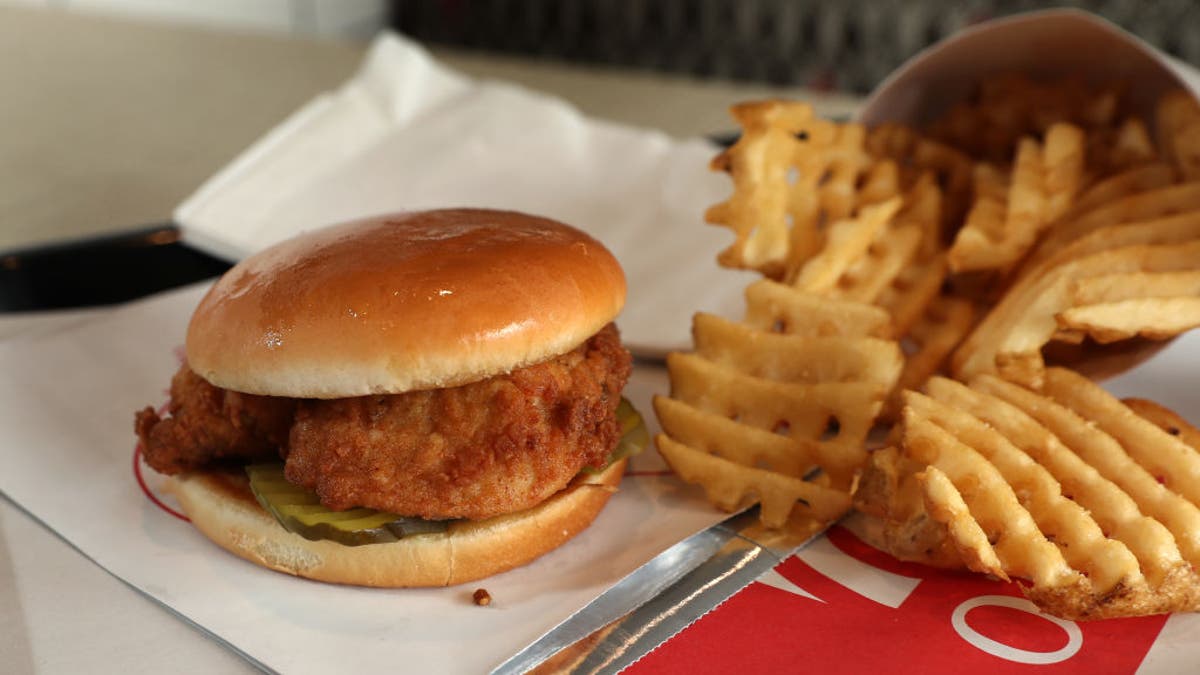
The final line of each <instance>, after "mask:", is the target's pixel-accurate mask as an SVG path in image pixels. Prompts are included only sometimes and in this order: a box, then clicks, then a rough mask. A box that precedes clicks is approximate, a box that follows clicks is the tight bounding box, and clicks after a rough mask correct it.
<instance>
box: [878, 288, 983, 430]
mask: <svg viewBox="0 0 1200 675" xmlns="http://www.w3.org/2000/svg"><path fill="white" fill-rule="evenodd" d="M974 318H975V306H974V305H973V304H972V303H970V302H968V301H966V300H962V299H959V298H952V297H938V298H937V299H936V300H935V301H934V302H933V304H932V305H930V306H929V308H928V311H927V312H926V314H925V316H924V317H922V320H921V321H920V322H918V323H917V324H916V325H914V326H913V327H912V330H911V331H909V332H908V333H907V335H908V342H909V344H911V345H912V352H911V353H910V354H909V355H908V357H907V359H905V362H904V369H903V370H902V371H901V372H900V378H899V380H897V384H896V389H895V391H893V393H892V397H891V398H890V399H889V400H888V403H887V405H886V406H885V408H884V412H883V416H884V417H885V418H886V419H895V418H896V417H897V415H898V413H899V411H900V408H901V405H902V394H903V392H905V391H907V390H917V389H921V388H922V387H924V386H925V382H926V381H927V380H929V378H930V377H932V376H933V375H934V374H935V373H937V372H939V371H940V370H941V368H942V366H943V364H944V363H945V361H946V359H947V358H948V357H949V356H950V353H951V352H953V351H954V348H955V347H957V346H958V344H959V343H960V342H961V341H962V339H963V338H964V337H966V335H967V332H968V331H970V330H971V325H972V322H973V321H974Z"/></svg>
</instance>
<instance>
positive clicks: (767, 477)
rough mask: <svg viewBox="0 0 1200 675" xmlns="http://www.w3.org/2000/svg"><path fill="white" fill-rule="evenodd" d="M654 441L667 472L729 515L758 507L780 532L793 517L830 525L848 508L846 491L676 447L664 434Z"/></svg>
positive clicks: (694, 450) (767, 521) (848, 500)
mask: <svg viewBox="0 0 1200 675" xmlns="http://www.w3.org/2000/svg"><path fill="white" fill-rule="evenodd" d="M654 440H655V443H656V444H657V445H658V451H659V453H660V454H662V456H663V459H665V460H666V461H667V464H669V465H670V467H671V470H672V471H674V472H675V473H676V474H677V475H678V476H679V477H680V478H681V479H683V480H684V481H686V482H688V483H693V484H697V485H702V486H704V491H705V493H706V494H707V496H708V499H709V501H711V502H712V503H713V504H716V505H717V506H718V507H720V508H721V509H723V510H725V511H729V512H733V511H738V510H740V509H743V508H746V507H747V506H749V505H751V504H753V503H758V504H760V507H761V511H760V513H761V519H762V522H763V524H764V525H766V526H768V527H775V528H782V527H784V526H785V525H786V524H787V523H788V521H789V519H791V518H792V517H793V516H794V514H795V515H798V516H800V517H801V518H804V517H812V518H816V519H818V520H820V521H821V522H830V521H833V520H837V519H838V518H840V517H841V516H842V515H843V514H845V513H846V511H847V510H849V508H850V495H849V494H848V493H847V492H844V491H840V490H834V489H830V488H826V487H823V486H821V485H818V484H816V483H814V482H811V481H805V480H800V479H797V478H792V477H791V476H786V475H783V474H779V473H775V472H772V471H766V470H763V469H757V468H753V467H748V466H744V465H742V464H738V463H736V462H731V461H729V460H726V459H723V458H721V457H717V456H714V455H710V454H708V453H706V452H703V451H700V450H696V449H695V448H691V447H689V446H686V445H684V444H682V443H678V442H676V441H674V440H672V439H671V437H670V436H667V435H666V434H659V435H658V436H656V437H655V439H654Z"/></svg>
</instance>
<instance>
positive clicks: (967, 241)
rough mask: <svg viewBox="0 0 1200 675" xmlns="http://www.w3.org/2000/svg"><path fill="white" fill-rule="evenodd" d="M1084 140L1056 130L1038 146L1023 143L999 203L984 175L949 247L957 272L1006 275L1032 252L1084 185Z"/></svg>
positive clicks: (1063, 127) (1072, 131)
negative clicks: (964, 220)
mask: <svg viewBox="0 0 1200 675" xmlns="http://www.w3.org/2000/svg"><path fill="white" fill-rule="evenodd" d="M1083 160H1084V134H1083V131H1082V130H1080V129H1079V128H1077V127H1074V126H1071V125H1069V124H1055V125H1053V126H1051V127H1050V128H1049V130H1047V132H1046V137H1045V140H1044V141H1043V142H1042V143H1041V144H1039V143H1038V142H1037V141H1035V140H1033V139H1032V138H1023V139H1021V141H1020V142H1019V144H1018V146H1017V154H1016V160H1015V162H1014V163H1013V169H1012V177H1011V179H1010V180H1009V181H1008V189H1007V194H1006V195H1005V198H1004V200H1003V201H1001V200H999V199H997V195H996V194H995V193H996V187H993V185H994V183H995V182H996V181H995V180H994V179H992V180H990V181H989V180H988V174H987V172H984V173H983V174H982V175H981V176H979V178H977V183H983V186H980V187H977V193H978V194H979V197H978V201H977V202H976V204H975V205H974V206H973V207H972V209H971V212H970V213H969V214H968V216H967V221H966V223H965V224H964V226H963V228H962V229H961V230H959V232H958V236H957V237H956V238H955V240H954V244H953V246H951V247H950V252H949V254H948V256H949V261H950V268H951V269H952V270H954V271H956V272H964V271H979V270H1001V271H1003V270H1007V269H1008V268H1010V267H1012V266H1013V265H1015V264H1016V263H1018V262H1019V261H1020V260H1021V258H1022V257H1023V256H1024V255H1025V254H1026V253H1027V252H1028V251H1029V250H1030V249H1031V248H1032V247H1033V245H1034V244H1035V243H1036V241H1037V238H1038V236H1039V235H1040V234H1041V233H1042V231H1044V230H1045V229H1046V228H1047V227H1049V226H1050V224H1051V223H1052V222H1054V221H1055V220H1056V219H1057V218H1058V217H1059V216H1061V215H1062V214H1063V213H1065V212H1066V211H1067V209H1068V208H1070V206H1071V202H1072V200H1073V199H1074V197H1075V193H1076V192H1077V191H1078V190H1079V188H1080V185H1081V183H1082V181H1083V167H1084V163H1083Z"/></svg>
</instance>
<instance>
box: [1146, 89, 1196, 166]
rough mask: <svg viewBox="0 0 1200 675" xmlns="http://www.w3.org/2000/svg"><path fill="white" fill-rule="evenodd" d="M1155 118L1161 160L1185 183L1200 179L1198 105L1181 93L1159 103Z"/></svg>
mask: <svg viewBox="0 0 1200 675" xmlns="http://www.w3.org/2000/svg"><path fill="white" fill-rule="evenodd" d="M1156 117H1157V121H1158V133H1159V143H1160V144H1161V146H1162V151H1163V156H1164V157H1166V158H1167V160H1168V161H1170V162H1172V163H1173V164H1174V165H1175V167H1176V168H1178V169H1179V172H1180V173H1181V174H1182V175H1183V176H1184V178H1186V179H1187V180H1198V179H1200V103H1197V102H1196V99H1195V98H1194V97H1193V96H1192V95H1191V94H1190V93H1188V92H1186V91H1184V90H1182V89H1180V90H1177V91H1174V92H1171V93H1169V94H1167V95H1165V96H1163V97H1162V99H1160V100H1159V103H1158V110H1157V114H1156Z"/></svg>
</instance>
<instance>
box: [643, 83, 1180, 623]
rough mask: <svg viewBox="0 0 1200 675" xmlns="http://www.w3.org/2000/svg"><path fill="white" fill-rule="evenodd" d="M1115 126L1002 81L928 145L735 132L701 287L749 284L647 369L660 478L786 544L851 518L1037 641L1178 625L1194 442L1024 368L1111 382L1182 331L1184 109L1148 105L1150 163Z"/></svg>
mask: <svg viewBox="0 0 1200 675" xmlns="http://www.w3.org/2000/svg"><path fill="white" fill-rule="evenodd" d="M1122 114H1124V113H1123V112H1122V110H1121V106H1120V95H1119V89H1117V88H1108V89H1092V88H1089V87H1087V86H1084V85H1083V84H1081V83H1079V82H1071V81H1068V82H1065V83H1064V82H1034V81H1032V80H1030V79H1028V78H1026V77H1022V76H1004V77H998V78H990V79H988V80H986V81H984V82H983V83H982V84H981V85H980V88H979V91H978V92H977V95H976V96H975V97H974V98H973V99H972V100H971V101H968V102H966V103H964V104H962V105H959V106H957V107H956V108H954V109H953V110H951V111H950V113H949V114H947V115H946V116H945V117H944V118H943V119H942V120H940V121H939V122H937V123H935V124H934V125H933V126H932V127H930V133H931V134H932V135H929V134H923V133H918V132H916V131H914V130H912V129H910V128H906V127H903V126H899V125H891V124H888V125H883V126H880V127H878V128H875V129H871V130H864V129H863V128H861V127H859V126H857V125H838V124H832V123H829V122H824V121H821V120H817V119H815V118H813V116H812V111H811V109H809V108H807V107H806V106H803V105H799V104H786V103H782V102H777V101H768V102H762V103H754V104H746V105H743V106H739V107H737V108H735V110H734V115H735V118H737V120H738V121H739V123H740V124H741V125H742V126H743V129H744V133H743V137H742V140H741V141H739V143H738V144H736V145H735V146H734V147H733V148H731V149H730V150H728V151H726V152H725V153H722V154H721V155H720V156H719V157H718V158H717V159H716V160H714V163H713V165H714V167H715V168H718V169H722V170H726V171H729V172H730V173H731V175H732V178H733V182H734V194H733V196H732V197H731V198H730V199H729V200H728V201H726V202H724V203H721V204H718V205H716V206H714V207H712V208H711V209H710V210H709V213H708V220H709V221H710V222H713V223H716V224H718V225H724V226H727V227H730V228H731V229H732V230H733V231H734V236H735V242H734V245H733V246H731V247H730V248H729V249H726V250H725V251H723V252H722V253H721V256H720V258H719V262H720V263H721V264H723V265H727V266H732V267H742V268H748V269H756V270H758V271H759V272H761V273H762V274H763V275H764V276H765V277H766V278H765V279H763V280H761V281H758V282H756V283H754V284H751V285H750V286H749V287H748V288H747V289H746V301H747V302H746V304H747V310H746V315H745V317H744V319H743V320H742V321H732V320H729V319H724V318H720V317H716V316H712V315H707V314H703V313H701V314H697V315H696V317H695V321H694V325H693V342H694V346H695V348H694V351H693V352H692V353H687V354H672V355H670V357H669V358H668V370H669V373H670V377H671V396H670V397H669V398H668V397H661V396H660V397H657V398H656V400H655V410H656V412H657V413H658V416H659V419H660V421H661V422H662V426H663V429H664V434H663V435H662V436H661V438H660V439H659V447H660V452H661V453H662V454H663V456H664V457H665V458H666V459H667V461H668V463H669V464H670V466H671V467H672V468H673V469H674V470H675V471H676V473H677V474H679V476H680V477H682V478H683V479H684V480H685V481H688V482H694V483H699V484H701V485H702V486H703V487H704V489H705V491H706V493H707V495H708V497H709V499H710V500H711V501H712V502H713V503H714V504H716V505H718V506H719V507H721V508H724V509H738V508H742V507H745V506H747V505H750V504H753V503H758V504H760V505H761V521H762V526H763V527H765V528H782V529H784V530H787V531H789V532H808V533H811V531H812V530H813V526H814V523H820V522H826V521H827V520H828V519H831V518H836V517H840V515H841V514H842V513H844V512H845V510H846V509H847V508H848V507H849V504H850V499H851V495H853V506H854V507H855V508H856V509H857V510H858V511H859V514H857V515H856V516H855V517H854V518H853V519H852V522H853V523H855V525H854V527H855V528H856V531H857V532H860V534H862V535H863V536H864V537H866V538H867V540H868V541H870V542H872V543H874V544H875V545H877V546H880V547H881V548H884V549H885V550H888V551H890V552H892V553H893V554H895V555H896V556H897V557H900V558H902V559H904V560H912V561H919V562H923V563H926V564H933V565H937V566H942V567H963V566H966V567H968V568H970V569H974V570H978V571H982V572H985V573H988V574H991V575H994V576H996V577H998V578H1002V579H1010V578H1015V579H1023V580H1026V581H1027V582H1028V584H1029V585H1028V586H1027V587H1025V589H1026V593H1027V595H1028V596H1029V597H1030V599H1031V600H1033V601H1034V602H1035V603H1036V604H1037V605H1038V606H1039V607H1041V608H1043V609H1044V610H1046V611H1049V612H1051V613H1055V614H1058V615H1060V616H1064V617H1068V618H1074V619H1093V618H1102V617H1109V616H1132V615H1139V614H1146V613H1156V612H1165V611H1176V610H1189V609H1200V575H1198V574H1197V572H1195V571H1194V569H1196V566H1197V565H1200V487H1198V486H1200V455H1198V454H1197V452H1196V450H1195V449H1194V448H1195V444H1196V443H1198V442H1200V430H1198V429H1196V428H1195V427H1191V426H1190V425H1187V424H1186V422H1185V421H1184V420H1182V419H1180V418H1179V417H1178V416H1176V415H1173V413H1171V412H1170V411H1169V410H1165V409H1162V408H1161V407H1154V405H1153V404H1151V403H1148V402H1136V401H1134V402H1130V404H1129V405H1128V406H1125V405H1122V404H1121V403H1120V402H1117V401H1116V400H1115V399H1112V397H1110V396H1108V395H1107V394H1103V392H1102V390H1100V389H1099V388H1098V387H1096V386H1095V385H1094V384H1092V383H1091V382H1090V381H1088V380H1086V378H1083V377H1082V376H1078V375H1072V374H1071V373H1070V372H1069V371H1064V370H1062V369H1059V368H1054V367H1047V365H1046V358H1045V354H1046V353H1048V354H1051V355H1053V356H1055V357H1066V358H1075V359H1078V361H1077V362H1078V363H1079V365H1080V366H1081V367H1084V368H1086V367H1088V366H1089V364H1099V363H1109V362H1110V361H1111V362H1112V363H1113V364H1124V365H1119V367H1127V362H1132V361H1133V360H1134V359H1136V358H1138V354H1139V349H1143V345H1144V344H1145V343H1147V342H1149V339H1165V338H1169V337H1172V336H1174V335H1177V334H1178V333H1179V332H1181V331H1183V330H1187V329H1189V328H1191V327H1195V326H1198V325H1200V262H1192V261H1193V260H1195V261H1200V176H1197V178H1198V180H1197V182H1195V183H1181V182H1180V180H1181V177H1191V176H1192V174H1190V173H1189V171H1191V167H1193V166H1200V122H1197V121H1198V120H1200V106H1197V105H1196V104H1195V103H1194V102H1192V101H1191V100H1190V99H1188V100H1182V101H1181V100H1175V99H1172V98H1170V97H1168V98H1166V99H1164V100H1163V102H1162V104H1161V105H1160V107H1159V109H1158V119H1157V120H1156V122H1157V131H1158V133H1159V138H1158V139H1157V141H1158V143H1157V145H1155V143H1152V142H1151V139H1150V135H1149V133H1148V131H1147V129H1148V123H1147V121H1146V120H1142V119H1139V118H1136V117H1121V115H1122ZM1193 129H1196V131H1193ZM1193 135H1195V138H1196V140H1192V137H1193ZM968 207H970V208H969V209H968ZM950 241H953V244H952V245H950V246H947V242H950ZM977 315H981V316H982V320H981V321H979V322H978V323H977V324H976V316H977ZM1110 343H1111V344H1110ZM947 370H948V371H950V372H951V373H953V374H954V375H955V376H956V377H959V378H961V379H963V380H967V381H970V383H971V384H970V386H967V385H964V384H961V383H959V382H955V381H953V380H950V379H947V378H946V377H944V376H942V373H943V372H944V371H947ZM994 374H1000V375H1003V376H1004V377H1005V378H1008V379H1000V378H999V377H997V376H995V375H994ZM1073 378H1074V379H1073ZM918 390H924V391H925V393H919V392H918ZM1098 392H1099V393H1098ZM880 422H883V423H889V424H893V425H894V426H893V427H892V429H891V433H890V434H889V436H888V441H887V443H888V446H887V447H884V448H882V449H879V450H875V451H873V452H868V451H867V449H866V443H867V437H868V433H869V432H870V431H871V430H872V429H873V428H875V427H876V425H877V424H878V423H880ZM1173 434H1174V435H1173ZM1164 438H1166V439H1169V440H1167V441H1164V440H1163V439H1164ZM1164 448H1165V449H1164Z"/></svg>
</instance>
